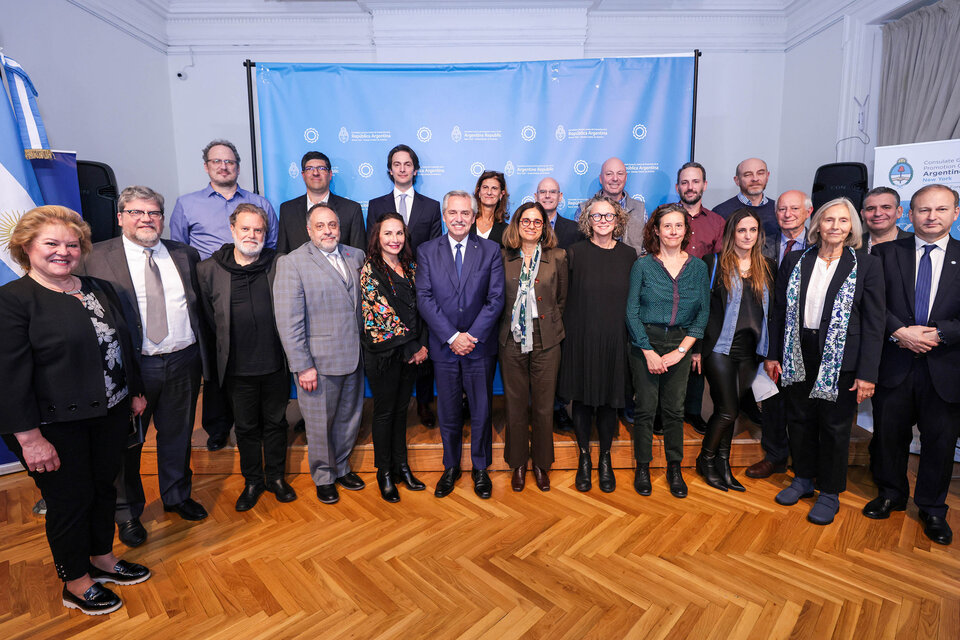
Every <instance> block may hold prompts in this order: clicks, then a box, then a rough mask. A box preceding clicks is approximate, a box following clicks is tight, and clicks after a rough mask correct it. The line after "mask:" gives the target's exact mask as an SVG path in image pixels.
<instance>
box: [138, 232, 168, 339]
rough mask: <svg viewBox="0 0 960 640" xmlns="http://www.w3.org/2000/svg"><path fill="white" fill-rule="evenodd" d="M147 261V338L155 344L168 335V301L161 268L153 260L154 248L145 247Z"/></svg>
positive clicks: (145, 271) (145, 267)
mask: <svg viewBox="0 0 960 640" xmlns="http://www.w3.org/2000/svg"><path fill="white" fill-rule="evenodd" d="M143 253H144V255H145V256H146V257H147V262H146V264H145V265H144V270H143V276H144V280H145V281H146V284H147V339H148V340H150V342H152V343H154V344H160V342H161V341H163V339H164V338H166V337H167V334H168V333H169V329H168V328H167V301H166V299H165V298H164V296H163V281H162V280H161V279H160V268H159V267H158V266H157V263H156V262H154V260H153V249H144V250H143Z"/></svg>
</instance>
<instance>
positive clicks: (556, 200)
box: [533, 178, 587, 249]
mask: <svg viewBox="0 0 960 640" xmlns="http://www.w3.org/2000/svg"><path fill="white" fill-rule="evenodd" d="M533 199H534V200H535V201H537V202H539V203H540V206H542V207H543V210H544V211H546V212H547V217H549V218H550V224H551V226H553V232H554V233H555V234H556V235H557V246H558V247H560V248H561V249H566V248H567V247H569V246H570V245H572V244H574V243H575V242H580V241H581V240H586V239H587V237H586V236H585V235H583V233H582V232H581V231H580V225H579V224H577V222H576V220H570V219H569V218H564V217H563V216H559V215H557V206H558V205H559V204H560V201H561V200H563V192H562V191H560V185H559V184H558V183H557V181H556V180H554V179H553V178H544V179H543V180H541V181H540V184H538V185H537V192H536V193H535V194H533Z"/></svg>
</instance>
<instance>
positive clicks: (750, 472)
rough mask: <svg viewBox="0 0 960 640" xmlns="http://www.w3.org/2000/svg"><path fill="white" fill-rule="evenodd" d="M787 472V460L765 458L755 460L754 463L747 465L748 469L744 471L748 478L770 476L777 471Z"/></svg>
mask: <svg viewBox="0 0 960 640" xmlns="http://www.w3.org/2000/svg"><path fill="white" fill-rule="evenodd" d="M786 472H787V463H786V462H771V461H770V460H767V459H766V458H764V459H763V460H761V461H760V462H754V463H753V464H752V465H750V466H749V467H747V470H746V471H744V474H745V475H746V476H747V477H748V478H769V477H770V476H772V475H773V474H775V473H786Z"/></svg>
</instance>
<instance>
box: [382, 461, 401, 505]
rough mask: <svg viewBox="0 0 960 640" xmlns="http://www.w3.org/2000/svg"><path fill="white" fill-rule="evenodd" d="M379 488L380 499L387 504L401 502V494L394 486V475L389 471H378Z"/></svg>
mask: <svg viewBox="0 0 960 640" xmlns="http://www.w3.org/2000/svg"><path fill="white" fill-rule="evenodd" d="M377 486H379V487H380V497H381V498H383V499H384V500H386V501H387V502H400V492H399V491H397V485H395V484H393V474H392V473H390V472H389V471H384V470H382V469H377Z"/></svg>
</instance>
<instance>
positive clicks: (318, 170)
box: [303, 167, 330, 175]
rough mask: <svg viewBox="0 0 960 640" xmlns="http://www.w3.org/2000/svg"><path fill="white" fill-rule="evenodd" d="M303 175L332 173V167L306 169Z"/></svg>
mask: <svg viewBox="0 0 960 640" xmlns="http://www.w3.org/2000/svg"><path fill="white" fill-rule="evenodd" d="M303 173H312V174H314V175H319V174H321V173H330V167H304V168H303Z"/></svg>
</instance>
